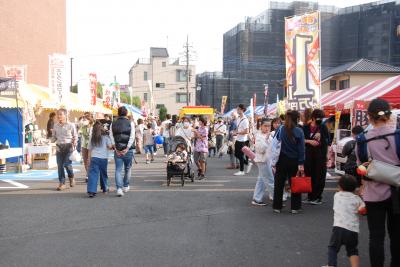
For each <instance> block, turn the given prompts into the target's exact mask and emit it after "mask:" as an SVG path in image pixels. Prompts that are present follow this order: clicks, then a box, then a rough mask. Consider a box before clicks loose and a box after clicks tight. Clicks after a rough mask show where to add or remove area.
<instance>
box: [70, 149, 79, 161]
mask: <svg viewBox="0 0 400 267" xmlns="http://www.w3.org/2000/svg"><path fill="white" fill-rule="evenodd" d="M69 160H71V161H74V162H80V161H81V154H79V152H78V151H76V150H74V151H73V152H72V154H71V156H69Z"/></svg>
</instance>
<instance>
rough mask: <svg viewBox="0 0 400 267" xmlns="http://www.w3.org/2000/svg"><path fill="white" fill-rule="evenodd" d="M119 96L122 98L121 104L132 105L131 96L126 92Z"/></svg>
mask: <svg viewBox="0 0 400 267" xmlns="http://www.w3.org/2000/svg"><path fill="white" fill-rule="evenodd" d="M119 96H120V98H121V103H125V104H130V99H129V95H127V94H126V93H124V92H120V94H119Z"/></svg>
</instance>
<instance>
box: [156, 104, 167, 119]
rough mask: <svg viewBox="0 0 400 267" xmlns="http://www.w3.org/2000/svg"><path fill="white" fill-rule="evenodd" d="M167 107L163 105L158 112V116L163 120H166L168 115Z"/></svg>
mask: <svg viewBox="0 0 400 267" xmlns="http://www.w3.org/2000/svg"><path fill="white" fill-rule="evenodd" d="M167 112H168V111H167V108H166V107H165V106H161V107H160V110H159V112H158V116H159V117H160V120H161V121H165V119H166V117H167Z"/></svg>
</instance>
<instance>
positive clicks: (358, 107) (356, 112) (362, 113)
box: [352, 100, 369, 128]
mask: <svg viewBox="0 0 400 267" xmlns="http://www.w3.org/2000/svg"><path fill="white" fill-rule="evenodd" d="M368 123H369V122H368V112H367V103H366V102H365V101H362V100H356V101H354V106H353V116H352V124H353V127H354V126H357V125H359V126H361V127H363V128H365V127H367V126H368Z"/></svg>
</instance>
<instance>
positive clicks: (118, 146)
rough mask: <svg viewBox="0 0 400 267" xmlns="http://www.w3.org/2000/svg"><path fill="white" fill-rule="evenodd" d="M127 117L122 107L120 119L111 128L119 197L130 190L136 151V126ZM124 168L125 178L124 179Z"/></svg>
mask: <svg viewBox="0 0 400 267" xmlns="http://www.w3.org/2000/svg"><path fill="white" fill-rule="evenodd" d="M127 115H128V110H127V109H126V108H125V107H120V108H119V109H118V119H116V120H115V121H114V122H113V123H112V124H111V127H110V138H111V143H112V145H113V147H114V160H115V184H116V187H117V195H118V196H120V197H122V196H123V195H124V193H127V192H128V191H129V189H130V187H129V180H130V177H131V168H132V160H133V154H134V150H135V124H134V123H133V122H132V121H130V120H129V119H128V117H127ZM123 167H124V176H123V178H122V168H123Z"/></svg>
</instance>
